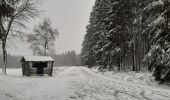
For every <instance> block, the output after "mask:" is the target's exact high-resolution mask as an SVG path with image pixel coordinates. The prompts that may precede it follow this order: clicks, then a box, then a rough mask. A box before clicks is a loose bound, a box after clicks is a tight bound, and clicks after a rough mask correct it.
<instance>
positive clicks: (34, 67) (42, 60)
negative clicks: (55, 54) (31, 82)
mask: <svg viewBox="0 0 170 100" xmlns="http://www.w3.org/2000/svg"><path fill="white" fill-rule="evenodd" d="M20 62H21V66H22V73H23V76H33V75H45V74H46V75H49V76H52V72H53V62H54V59H53V58H52V57H50V56H24V57H22V58H21V61H20Z"/></svg>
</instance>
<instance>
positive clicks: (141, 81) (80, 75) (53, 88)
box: [0, 67, 170, 100]
mask: <svg viewBox="0 0 170 100" xmlns="http://www.w3.org/2000/svg"><path fill="white" fill-rule="evenodd" d="M7 73H8V75H7V76H3V75H0V87H1V88H0V100H170V88H164V87H160V86H157V85H154V84H152V83H154V81H153V82H152V81H150V74H149V73H147V74H146V73H143V74H141V73H140V74H136V73H132V72H128V73H117V72H116V73H113V72H112V73H111V72H108V73H96V72H94V71H92V70H90V69H88V68H85V67H69V68H68V67H62V68H57V69H55V70H54V76H53V77H22V76H21V69H8V72H7ZM148 79H149V80H148Z"/></svg>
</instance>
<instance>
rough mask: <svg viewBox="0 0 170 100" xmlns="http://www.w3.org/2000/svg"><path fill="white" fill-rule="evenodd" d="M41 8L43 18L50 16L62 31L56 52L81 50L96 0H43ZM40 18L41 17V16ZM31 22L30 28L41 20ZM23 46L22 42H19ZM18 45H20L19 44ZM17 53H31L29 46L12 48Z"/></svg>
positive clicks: (55, 25) (78, 51)
mask: <svg viewBox="0 0 170 100" xmlns="http://www.w3.org/2000/svg"><path fill="white" fill-rule="evenodd" d="M42 1H43V2H42V4H41V6H40V9H41V10H43V11H44V12H43V14H42V15H41V18H42V19H43V18H46V17H49V18H50V19H51V21H52V25H53V27H55V28H58V31H59V33H60V35H59V37H58V39H57V40H56V52H57V53H63V52H67V51H68V50H75V51H76V52H77V53H80V51H81V44H82V41H83V38H84V35H85V33H86V25H87V24H88V21H89V16H90V12H91V10H92V6H93V5H94V0H42ZM39 19H40V18H39ZM39 19H37V20H34V21H33V22H30V24H29V29H30V31H31V28H32V27H33V26H35V25H37V24H38V23H39V22H40V20H39ZM18 45H19V46H21V45H22V44H18ZM17 47H18V46H17ZM11 50H12V51H13V52H15V51H16V52H15V53H16V54H17V53H18V54H22V55H23V54H24V55H26V54H29V53H30V51H28V50H27V48H23V47H22V48H20V47H19V48H15V49H11ZM11 50H9V51H11Z"/></svg>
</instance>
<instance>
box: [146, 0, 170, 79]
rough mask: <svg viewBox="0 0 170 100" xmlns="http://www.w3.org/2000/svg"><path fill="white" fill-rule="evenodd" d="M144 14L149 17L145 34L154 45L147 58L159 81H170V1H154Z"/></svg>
mask: <svg viewBox="0 0 170 100" xmlns="http://www.w3.org/2000/svg"><path fill="white" fill-rule="evenodd" d="M143 14H144V15H146V16H147V18H146V19H145V21H146V22H147V24H148V28H146V30H145V32H147V33H148V38H149V39H150V40H151V45H152V47H151V49H150V52H149V53H148V55H147V57H146V58H147V60H148V61H149V63H150V64H151V66H152V67H153V68H154V69H155V70H154V76H155V77H156V79H157V80H162V81H167V80H170V77H169V75H170V68H169V67H170V56H169V55H170V45H169V44H170V24H169V23H170V20H169V18H170V1H169V0H157V1H154V2H152V3H150V4H149V5H148V6H147V7H145V8H144V10H143Z"/></svg>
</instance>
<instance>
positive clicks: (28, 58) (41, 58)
mask: <svg viewBox="0 0 170 100" xmlns="http://www.w3.org/2000/svg"><path fill="white" fill-rule="evenodd" d="M23 59H24V60H25V61H54V59H53V58H52V57H50V56H24V57H23V58H22V59H21V61H22V60H23Z"/></svg>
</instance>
